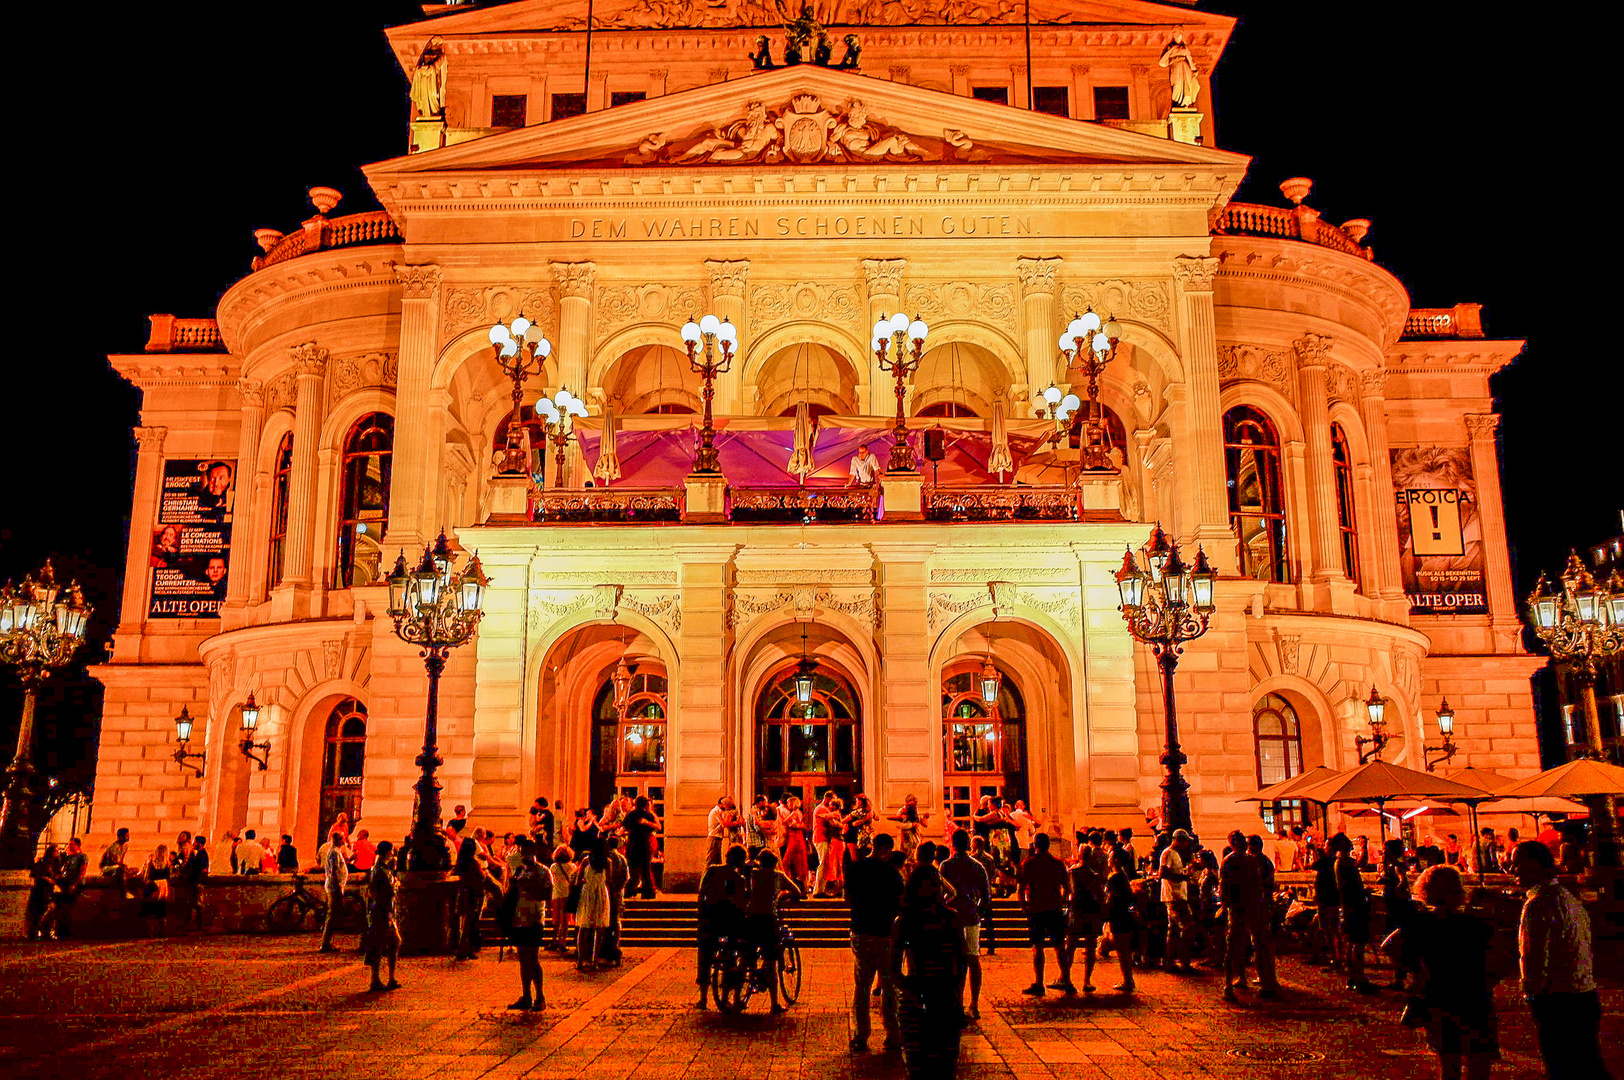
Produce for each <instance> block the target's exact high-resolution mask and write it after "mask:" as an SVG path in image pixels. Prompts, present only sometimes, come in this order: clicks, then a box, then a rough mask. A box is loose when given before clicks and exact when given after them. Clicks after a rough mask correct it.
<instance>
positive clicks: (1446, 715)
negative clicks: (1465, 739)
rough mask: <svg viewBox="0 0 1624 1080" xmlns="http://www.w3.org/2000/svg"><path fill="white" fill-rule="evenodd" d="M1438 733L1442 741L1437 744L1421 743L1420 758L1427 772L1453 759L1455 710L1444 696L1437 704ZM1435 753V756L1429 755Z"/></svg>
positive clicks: (1433, 770) (1454, 749) (1455, 748)
mask: <svg viewBox="0 0 1624 1080" xmlns="http://www.w3.org/2000/svg"><path fill="white" fill-rule="evenodd" d="M1438 735H1439V736H1440V738H1441V739H1442V741H1441V742H1440V743H1439V744H1438V745H1437V746H1429V745H1428V744H1426V743H1422V744H1421V760H1422V763H1423V764H1424V765H1426V767H1427V772H1435V771H1436V769H1437V766H1439V765H1442V764H1443V763H1444V762H1446V761H1450V760H1453V759H1454V757H1455V751H1456V750H1457V749H1458V748H1457V747H1456V746H1455V710H1454V709H1451V708H1450V707H1449V699H1448V698H1444V699H1443V701H1441V702H1440V703H1439V704H1438ZM1432 754H1437V755H1438V756H1437V757H1432V756H1430V755H1432Z"/></svg>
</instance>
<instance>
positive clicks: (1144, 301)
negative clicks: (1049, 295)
mask: <svg viewBox="0 0 1624 1080" xmlns="http://www.w3.org/2000/svg"><path fill="white" fill-rule="evenodd" d="M1060 306H1061V308H1062V309H1063V310H1062V311H1061V312H1060V314H1061V316H1062V317H1063V318H1065V319H1070V318H1071V317H1072V316H1074V315H1080V314H1082V313H1083V312H1084V311H1086V310H1089V309H1092V310H1094V311H1096V312H1099V313H1101V314H1102V315H1115V316H1117V317H1118V318H1124V319H1130V320H1132V321H1134V322H1137V323H1144V324H1145V325H1146V326H1154V327H1157V328H1159V329H1161V330H1167V329H1169V328H1170V327H1171V326H1172V311H1173V300H1172V297H1171V295H1170V294H1169V292H1168V288H1167V283H1166V282H1165V281H1123V280H1121V279H1120V278H1110V279H1108V280H1104V281H1072V282H1067V283H1066V285H1065V286H1064V287H1063V288H1062V289H1061V291H1060Z"/></svg>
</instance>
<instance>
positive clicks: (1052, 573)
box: [930, 566, 1066, 583]
mask: <svg viewBox="0 0 1624 1080" xmlns="http://www.w3.org/2000/svg"><path fill="white" fill-rule="evenodd" d="M1065 576H1066V572H1065V571H1064V570H1061V569H1054V570H1051V569H1049V568H1048V567H1044V566H1014V567H1010V566H1000V567H991V566H972V567H968V568H965V567H948V568H938V569H936V570H932V571H931V572H930V579H931V580H932V581H941V582H949V581H956V582H977V583H985V582H988V581H992V580H994V579H995V578H996V579H999V580H1002V581H1053V580H1055V579H1063V578H1065Z"/></svg>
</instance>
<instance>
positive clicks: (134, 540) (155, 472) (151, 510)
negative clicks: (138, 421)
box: [114, 427, 169, 663]
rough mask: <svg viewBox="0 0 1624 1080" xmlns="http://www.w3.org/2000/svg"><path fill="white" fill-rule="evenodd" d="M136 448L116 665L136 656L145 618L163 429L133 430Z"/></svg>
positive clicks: (159, 491) (143, 428) (115, 657)
mask: <svg viewBox="0 0 1624 1080" xmlns="http://www.w3.org/2000/svg"><path fill="white" fill-rule="evenodd" d="M134 434H135V441H136V445H137V447H138V448H139V449H138V450H137V452H136V458H135V498H134V500H133V501H132V505H131V507H130V547H129V551H128V553H127V554H126V555H125V560H124V602H123V606H122V607H121V608H120V609H119V615H118V633H117V637H116V638H115V639H114V659H116V660H118V661H119V662H120V663H125V662H129V661H133V660H135V659H137V658H138V657H139V656H140V648H141V624H142V623H144V622H146V619H147V591H148V589H150V588H151V586H152V569H151V568H150V567H149V566H148V565H147V562H148V559H149V558H150V554H151V551H152V529H153V527H154V525H155V524H156V522H157V520H158V499H159V496H160V493H161V488H162V487H163V459H164V436H165V435H167V434H169V429H168V428H165V427H138V428H135V429H134Z"/></svg>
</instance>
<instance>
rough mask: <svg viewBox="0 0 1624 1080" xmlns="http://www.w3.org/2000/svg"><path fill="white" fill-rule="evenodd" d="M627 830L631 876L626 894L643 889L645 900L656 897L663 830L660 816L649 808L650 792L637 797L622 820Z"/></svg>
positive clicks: (627, 859) (623, 826) (627, 860)
mask: <svg viewBox="0 0 1624 1080" xmlns="http://www.w3.org/2000/svg"><path fill="white" fill-rule="evenodd" d="M620 825H621V828H623V829H625V830H626V864H627V866H628V867H630V870H631V876H630V878H629V879H628V880H627V882H626V895H627V896H630V895H631V894H632V893H634V892H637V891H638V890H639V889H641V891H642V897H643V899H644V900H652V899H654V837H655V836H657V835H658V834H659V832H660V819H659V818H657V817H655V816H654V811H652V810H650V809H649V801H648V796H647V795H639V796H638V797H637V805H636V807H635V808H634V809H633V810H632V812H631V813H629V814H627V815H626V818H625V820H623V821H622V822H621V823H620Z"/></svg>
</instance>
